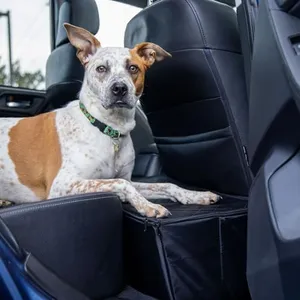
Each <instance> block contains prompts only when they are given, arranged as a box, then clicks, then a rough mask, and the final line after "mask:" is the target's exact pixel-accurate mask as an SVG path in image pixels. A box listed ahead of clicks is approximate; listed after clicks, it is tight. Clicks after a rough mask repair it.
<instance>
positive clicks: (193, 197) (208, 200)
mask: <svg viewBox="0 0 300 300" xmlns="http://www.w3.org/2000/svg"><path fill="white" fill-rule="evenodd" d="M174 198H176V200H177V201H179V202H180V203H182V204H200V205H210V204H214V203H216V202H218V201H219V200H220V199H222V197H221V196H219V195H217V194H214V193H212V192H198V191H189V190H183V189H180V190H179V191H178V192H177V193H174Z"/></svg>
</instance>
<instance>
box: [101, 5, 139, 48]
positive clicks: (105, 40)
mask: <svg viewBox="0 0 300 300" xmlns="http://www.w3.org/2000/svg"><path fill="white" fill-rule="evenodd" d="M96 2H97V5H98V10H99V17H100V28H99V31H98V33H97V34H96V37H97V38H98V39H99V41H100V42H101V45H102V46H105V47H106V46H117V47H123V46H124V33H125V29H126V25H127V23H128V22H129V21H130V20H131V19H132V18H133V17H134V16H135V15H136V14H137V13H138V12H139V11H141V8H138V7H135V6H131V5H128V4H124V3H120V2H114V1H111V0H96Z"/></svg>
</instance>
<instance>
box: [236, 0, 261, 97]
mask: <svg viewBox="0 0 300 300" xmlns="http://www.w3.org/2000/svg"><path fill="white" fill-rule="evenodd" d="M257 12H258V7H257V2H256V0H242V1H241V4H240V5H239V7H238V8H237V18H238V24H239V31H240V38H241V46H242V52H243V57H244V68H245V77H246V85H247V95H248V97H249V91H250V74H251V61H252V52H253V40H254V32H255V22H256V18H257Z"/></svg>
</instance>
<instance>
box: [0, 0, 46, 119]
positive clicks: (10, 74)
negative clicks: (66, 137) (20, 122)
mask: <svg viewBox="0 0 300 300" xmlns="http://www.w3.org/2000/svg"><path fill="white" fill-rule="evenodd" d="M50 8H51V3H50V1H40V0H35V1H33V2H31V4H30V5H28V3H26V2H24V1H18V0H12V1H2V2H1V5H0V30H1V38H0V39H1V40H0V43H1V47H0V117H26V116H33V115H36V114H39V113H41V112H43V111H45V110H47V107H48V103H47V101H46V92H45V68H46V61H47V58H48V56H49V54H50V52H51V43H52V41H51V40H52V37H51V31H50V23H51V22H50Z"/></svg>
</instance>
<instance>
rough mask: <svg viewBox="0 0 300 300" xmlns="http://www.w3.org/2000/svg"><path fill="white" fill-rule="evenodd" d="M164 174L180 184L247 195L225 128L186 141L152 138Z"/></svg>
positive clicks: (229, 134) (176, 138) (228, 132)
mask: <svg viewBox="0 0 300 300" xmlns="http://www.w3.org/2000/svg"><path fill="white" fill-rule="evenodd" d="M155 142H156V144H157V148H158V150H159V154H160V160H161V163H162V166H163V170H164V172H165V174H166V175H167V176H169V177H171V178H174V179H176V180H178V181H180V182H182V183H185V184H189V185H193V186H197V187H200V188H205V189H214V190H216V191H218V192H222V193H227V194H235V195H247V192H248V184H247V181H246V176H245V173H244V171H243V168H242V164H241V162H240V160H239V158H238V157H239V156H238V154H237V149H236V146H235V143H234V140H233V137H232V134H231V131H230V129H229V127H228V128H224V129H220V130H216V131H212V132H207V133H203V134H198V135H192V136H187V137H165V138H162V137H160V138H155Z"/></svg>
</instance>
